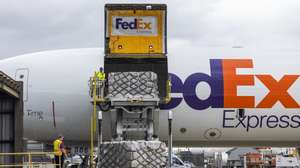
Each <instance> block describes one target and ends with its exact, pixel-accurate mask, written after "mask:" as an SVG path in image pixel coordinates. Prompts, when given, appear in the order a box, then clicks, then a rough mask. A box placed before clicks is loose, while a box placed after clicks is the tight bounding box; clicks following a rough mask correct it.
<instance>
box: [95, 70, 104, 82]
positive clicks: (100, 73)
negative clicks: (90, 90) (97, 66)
mask: <svg viewBox="0 0 300 168" xmlns="http://www.w3.org/2000/svg"><path fill="white" fill-rule="evenodd" d="M97 77H98V79H99V80H105V73H104V72H100V71H99V72H97Z"/></svg>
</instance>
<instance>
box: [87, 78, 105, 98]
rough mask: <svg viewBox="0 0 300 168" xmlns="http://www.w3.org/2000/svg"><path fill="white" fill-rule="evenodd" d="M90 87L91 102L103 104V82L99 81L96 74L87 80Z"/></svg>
mask: <svg viewBox="0 0 300 168" xmlns="http://www.w3.org/2000/svg"><path fill="white" fill-rule="evenodd" d="M89 87H90V96H91V97H92V98H93V101H96V102H104V101H105V98H104V88H105V80H99V78H98V77H97V75H96V73H95V74H94V76H93V77H91V78H90V80H89Z"/></svg>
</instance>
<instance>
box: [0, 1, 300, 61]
mask: <svg viewBox="0 0 300 168" xmlns="http://www.w3.org/2000/svg"><path fill="white" fill-rule="evenodd" d="M113 2H114V3H115V2H160V3H167V4H168V41H169V44H170V45H173V46H176V45H190V46H194V48H195V49H197V47H199V46H202V47H220V46H247V47H248V46H252V47H261V46H267V47H268V48H271V49H280V50H294V51H300V47H299V45H300V23H299V14H300V1H299V0H185V1H184V0H169V1H167V0H165V1H163V0H153V1H146V0H135V1H130V0H127V1H126V0H118V1H117V0H42V1H41V0H1V1H0V44H1V45H0V59H1V58H7V57H12V56H16V55H20V54H25V53H32V52H37V51H43V50H53V49H65V48H85V47H103V23H104V21H103V6H104V4H105V3H113Z"/></svg>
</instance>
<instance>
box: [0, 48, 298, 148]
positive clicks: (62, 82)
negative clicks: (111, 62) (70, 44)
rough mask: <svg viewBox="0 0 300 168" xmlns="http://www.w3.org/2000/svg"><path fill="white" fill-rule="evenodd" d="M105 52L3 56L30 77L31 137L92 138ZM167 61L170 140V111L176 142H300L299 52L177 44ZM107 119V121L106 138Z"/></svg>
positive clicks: (163, 121)
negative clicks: (95, 80) (95, 88)
mask: <svg viewBox="0 0 300 168" xmlns="http://www.w3.org/2000/svg"><path fill="white" fill-rule="evenodd" d="M103 56H104V54H103V50H101V49H97V48H90V49H68V50H54V51H45V52H38V53H33V54H25V55H21V56H17V57H13V58H8V59H4V60H1V61H0V70H1V71H3V72H4V73H6V74H8V75H10V76H11V77H13V78H14V79H16V80H21V81H23V82H24V133H25V137H26V138H29V139H34V140H40V141H51V140H53V138H54V137H55V136H57V134H59V133H62V134H64V135H65V138H66V140H71V141H75V142H82V141H88V140H89V138H90V118H91V113H92V105H91V103H90V97H89V86H88V80H89V77H90V76H91V75H92V74H93V72H94V71H96V70H97V69H98V68H99V67H100V66H103ZM168 61H169V73H170V76H171V79H172V81H171V82H172V100H171V102H170V103H169V104H168V105H166V106H164V107H162V108H163V110H162V111H161V112H160V121H159V137H160V139H162V140H166V139H167V131H168V129H167V115H168V112H167V111H168V110H172V111H173V113H174V123H173V126H174V128H173V129H174V135H173V139H174V143H175V145H178V146H245V145H246V146H247V145H248V146H250V145H254V146H259V145H266V146H298V145H300V141H299V140H300V134H299V128H300V113H299V112H300V111H299V109H300V106H299V104H300V92H299V90H300V79H298V78H299V74H300V66H299V55H297V54H293V53H286V54H285V55H284V56H283V55H280V54H279V53H275V52H267V51H266V52H257V51H255V50H254V51H252V50H250V49H244V48H214V50H212V49H205V51H204V49H203V50H199V52H198V53H189V52H188V48H186V49H183V51H181V50H180V49H179V48H178V49H177V48H172V47H171V50H170V53H169V54H168ZM238 109H245V113H244V115H241V114H240V116H239V114H238ZM105 115H107V114H105ZM109 124H110V123H109V122H108V121H104V128H103V130H104V139H106V140H109V137H110V129H109Z"/></svg>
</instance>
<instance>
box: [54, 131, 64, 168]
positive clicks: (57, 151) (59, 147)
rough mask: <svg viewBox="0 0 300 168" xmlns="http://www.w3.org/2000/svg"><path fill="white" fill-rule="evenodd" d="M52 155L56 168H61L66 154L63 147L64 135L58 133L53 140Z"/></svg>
mask: <svg viewBox="0 0 300 168" xmlns="http://www.w3.org/2000/svg"><path fill="white" fill-rule="evenodd" d="M53 149H54V156H55V158H54V159H55V164H56V168H62V167H63V164H64V158H65V156H66V150H65V147H64V136H62V135H59V136H58V137H57V139H55V140H54V142H53Z"/></svg>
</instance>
